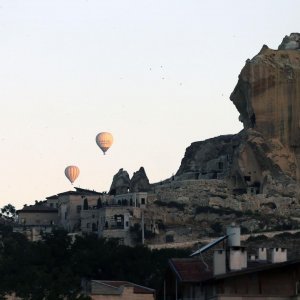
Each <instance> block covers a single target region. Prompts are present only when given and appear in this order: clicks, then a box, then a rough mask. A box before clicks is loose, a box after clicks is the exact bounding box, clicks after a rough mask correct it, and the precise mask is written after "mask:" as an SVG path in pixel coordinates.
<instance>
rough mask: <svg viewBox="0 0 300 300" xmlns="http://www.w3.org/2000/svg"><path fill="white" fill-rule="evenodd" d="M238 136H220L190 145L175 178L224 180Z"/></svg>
mask: <svg viewBox="0 0 300 300" xmlns="http://www.w3.org/2000/svg"><path fill="white" fill-rule="evenodd" d="M239 144H240V138H239V136H238V135H222V136H218V137H215V138H212V139H208V140H205V141H200V142H195V143H192V144H191V146H189V147H188V148H187V149H186V152H185V155H184V158H183V159H182V161H181V165H180V168H179V170H178V171H177V173H176V176H177V177H179V178H180V179H216V178H224V177H226V176H227V175H228V172H229V170H230V168H231V163H232V159H233V156H234V151H235V148H236V147H238V146H239Z"/></svg>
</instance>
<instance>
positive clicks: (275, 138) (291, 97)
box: [230, 33, 300, 179]
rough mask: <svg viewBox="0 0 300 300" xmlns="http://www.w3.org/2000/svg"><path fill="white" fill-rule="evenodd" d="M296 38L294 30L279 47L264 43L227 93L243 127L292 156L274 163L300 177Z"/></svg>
mask: <svg viewBox="0 0 300 300" xmlns="http://www.w3.org/2000/svg"><path fill="white" fill-rule="evenodd" d="M299 40H300V34H296V33H293V34H291V35H290V37H285V38H284V40H283V42H282V44H281V45H280V46H279V49H280V50H272V49H269V48H268V47H267V46H263V48H262V49H261V51H260V52H259V53H258V54H257V55H256V56H255V57H254V58H253V59H251V60H248V61H247V62H246V65H245V67H244V68H243V69H242V71H241V74H240V76H239V81H238V83H237V85H236V87H235V89H234V91H233V93H232V94H231V96H230V99H231V100H232V101H233V103H234V104H235V106H236V108H237V109H238V111H239V112H240V120H241V121H242V122H243V124H244V128H245V129H248V128H253V129H254V130H255V131H258V132H259V133H261V134H262V136H263V138H264V139H265V140H266V142H267V143H271V144H274V143H275V144H277V145H278V146H279V147H280V148H281V152H282V149H284V150H283V152H285V153H286V155H287V156H289V157H291V159H293V163H292V164H291V165H289V166H288V165H286V164H285V163H284V162H281V161H280V160H278V162H277V163H278V165H279V167H280V168H281V169H282V170H283V172H285V173H288V175H290V176H291V177H292V178H294V179H296V178H298V179H299V167H300V165H299V163H300V161H299V158H300V157H299V154H300V151H299V149H300V139H299V137H300V114H299V112H300V47H299ZM275 148H277V147H275ZM275 150H276V149H275ZM293 156H294V158H293Z"/></svg>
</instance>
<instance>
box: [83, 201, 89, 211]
mask: <svg viewBox="0 0 300 300" xmlns="http://www.w3.org/2000/svg"><path fill="white" fill-rule="evenodd" d="M88 209H89V203H88V199H87V198H84V200H83V210H88Z"/></svg>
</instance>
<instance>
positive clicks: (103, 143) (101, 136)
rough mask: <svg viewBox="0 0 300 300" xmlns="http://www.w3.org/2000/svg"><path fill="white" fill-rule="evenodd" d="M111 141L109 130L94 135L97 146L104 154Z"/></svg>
mask: <svg viewBox="0 0 300 300" xmlns="http://www.w3.org/2000/svg"><path fill="white" fill-rule="evenodd" d="M113 141H114V139H113V136H112V135H111V133H109V132H100V133H98V134H97V136H96V143H97V145H98V146H99V148H100V149H101V150H102V151H103V154H104V155H105V152H106V151H107V150H108V149H109V148H110V147H111V145H112V143H113Z"/></svg>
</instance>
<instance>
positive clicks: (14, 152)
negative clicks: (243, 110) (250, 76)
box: [0, 0, 300, 208]
mask: <svg viewBox="0 0 300 300" xmlns="http://www.w3.org/2000/svg"><path fill="white" fill-rule="evenodd" d="M299 12H300V1H298V0H294V1H292V0H285V1H282V0H268V1H264V0H251V1H250V0H248V1H241V0H231V1H229V0H227V1H221V0H219V1H200V0H185V1H183V0H180V1H179V0H152V1H150V0H149V1H145V0H135V1H134V0H0V101H1V106H0V157H1V160H0V170H1V181H0V182H1V183H0V206H1V207H2V206H4V205H5V204H7V203H12V204H13V205H15V206H16V207H17V208H21V207H22V206H23V204H25V203H27V204H33V203H34V201H35V200H43V199H45V198H46V197H48V196H51V195H54V194H57V193H61V192H64V191H67V190H71V189H72V186H71V184H70V183H69V181H68V180H67V179H66V177H65V176H64V169H65V167H66V166H68V165H76V166H78V167H79V168H80V172H81V173H80V176H79V178H78V179H77V181H76V182H75V184H74V186H79V187H81V188H88V189H94V190H96V191H100V192H101V191H108V190H109V187H110V184H111V182H112V177H113V175H114V174H115V173H117V171H118V170H119V169H120V168H124V169H125V170H127V171H128V173H129V175H130V176H132V174H133V172H134V171H136V170H138V169H139V168H140V167H141V166H144V168H145V170H146V173H147V175H148V178H149V180H150V182H152V183H153V182H157V181H160V180H163V179H166V178H168V177H170V176H171V175H172V174H173V173H176V171H177V170H178V168H179V166H180V162H181V159H182V158H183V156H184V153H185V149H186V148H187V147H188V146H189V145H190V144H191V143H192V142H195V141H200V140H203V139H207V138H211V137H214V136H218V135H222V134H232V133H237V132H238V131H240V130H241V129H242V124H241V123H240V122H239V121H238V112H237V110H236V109H235V107H234V105H233V104H232V103H231V101H230V100H229V96H230V93H231V92H232V91H233V89H234V87H235V85H236V83H237V79H238V75H239V73H240V71H241V69H242V67H243V66H244V64H245V61H246V59H247V58H252V57H253V56H254V55H256V54H257V53H258V52H259V50H260V49H261V47H262V46H263V44H266V45H268V46H269V47H270V48H273V49H277V47H278V45H279V44H280V43H281V41H282V39H283V37H284V36H285V35H289V34H290V33H291V32H297V31H298V32H299V25H300V20H299ZM102 131H109V132H111V133H112V134H113V136H114V140H115V141H114V144H113V146H112V147H111V149H110V150H109V151H108V152H107V155H106V156H104V155H103V154H102V153H101V151H100V149H99V148H98V146H97V145H96V142H95V136H96V135H97V133H99V132H102Z"/></svg>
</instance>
